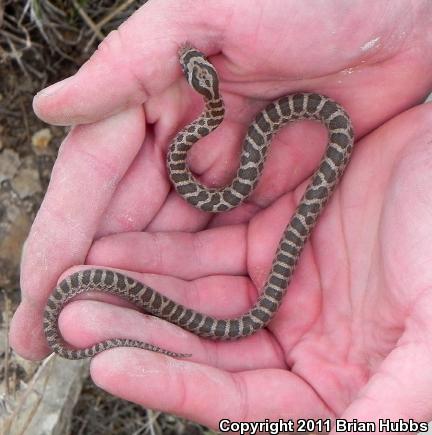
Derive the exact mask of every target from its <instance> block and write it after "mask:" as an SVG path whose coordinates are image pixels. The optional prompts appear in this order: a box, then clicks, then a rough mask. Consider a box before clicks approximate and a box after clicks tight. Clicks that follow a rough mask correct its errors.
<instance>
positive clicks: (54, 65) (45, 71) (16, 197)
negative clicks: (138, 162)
mask: <svg viewBox="0 0 432 435" xmlns="http://www.w3.org/2000/svg"><path fill="white" fill-rule="evenodd" d="M145 2H146V0H142V1H131V0H123V1H114V0H99V1H92V2H90V1H85V0H81V1H68V0H65V1H61V0H58V1H55V0H52V1H48V0H32V1H30V0H3V1H2V0H0V291H1V293H2V296H3V297H2V298H0V304H1V305H0V308H1V311H0V314H1V316H2V324H3V329H6V331H7V326H8V322H9V319H10V317H11V315H12V312H13V310H14V308H15V307H16V306H17V304H18V302H19V261H20V255H21V249H22V244H23V242H24V240H25V238H26V236H27V234H28V231H29V228H30V226H31V223H32V221H33V219H34V217H35V214H36V212H37V210H38V208H39V206H40V203H41V201H42V198H43V196H44V192H45V189H46V187H47V185H48V183H49V178H50V172H51V168H52V166H53V163H54V161H55V158H56V154H57V150H58V147H59V145H60V143H61V141H62V139H63V137H64V136H65V134H66V129H65V128H63V127H53V126H48V125H46V124H44V123H43V122H41V121H40V120H38V119H37V118H36V117H35V115H34V114H33V111H32V98H33V95H34V94H35V93H36V92H37V91H38V90H40V89H42V88H43V87H45V86H46V85H47V84H50V83H53V82H55V81H58V80H60V79H62V78H64V77H67V76H69V75H70V74H72V73H74V72H75V71H76V70H77V69H78V67H79V65H80V64H82V63H83V62H84V61H85V60H86V59H87V58H88V57H89V56H90V54H91V53H92V52H93V51H94V50H95V48H96V47H97V45H98V43H99V42H100V41H101V40H102V39H103V37H104V36H106V35H107V33H109V31H110V30H112V29H115V28H117V27H118V26H119V24H120V23H121V22H123V21H124V20H125V19H126V18H127V17H128V16H129V15H130V14H132V13H133V12H134V11H135V10H136V9H137V8H138V7H140V6H141V5H142V4H144V3H145ZM90 3H91V7H90ZM0 358H2V359H3V364H2V369H1V372H0V382H5V377H8V378H9V377H14V378H15V379H21V380H23V381H25V382H29V381H30V380H29V377H30V376H31V374H29V373H27V372H26V370H25V368H23V367H22V365H21V363H19V362H17V360H16V359H15V358H14V354H13V352H11V351H10V349H8V348H6V350H3V351H2V355H1V357H0ZM6 365H7V368H6ZM5 373H6V375H5ZM8 380H9V379H8ZM0 399H1V398H0ZM0 402H1V400H0ZM0 404H1V403H0ZM0 411H1V410H0ZM0 417H1V412H0ZM149 419H151V421H152V424H151V425H149V424H148V422H149ZM72 433H73V434H89V435H92V434H132V433H134V434H141V433H152V434H153V433H154V434H202V433H208V432H207V431H206V430H205V428H202V427H200V426H199V425H196V424H194V423H189V422H187V421H184V420H181V419H178V418H175V417H172V416H169V415H166V414H162V413H156V412H152V411H146V410H144V409H142V408H141V407H140V406H137V405H134V404H130V403H128V402H126V401H123V400H119V399H116V398H113V397H112V396H110V395H108V394H106V393H104V392H103V391H101V390H99V389H98V388H97V387H95V386H94V384H93V383H92V382H91V381H88V382H87V383H86V384H85V385H84V388H83V390H82V394H81V398H80V400H79V402H78V404H77V405H76V407H75V411H74V416H73V422H72Z"/></svg>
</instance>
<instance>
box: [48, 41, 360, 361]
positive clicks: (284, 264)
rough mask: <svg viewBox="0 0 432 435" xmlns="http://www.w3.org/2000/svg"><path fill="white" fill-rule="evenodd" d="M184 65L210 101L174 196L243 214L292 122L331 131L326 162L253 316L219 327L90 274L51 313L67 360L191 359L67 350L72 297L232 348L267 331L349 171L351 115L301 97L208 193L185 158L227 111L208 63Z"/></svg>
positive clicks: (188, 140)
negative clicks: (108, 300)
mask: <svg viewBox="0 0 432 435" xmlns="http://www.w3.org/2000/svg"><path fill="white" fill-rule="evenodd" d="M180 63H181V66H182V68H183V72H184V74H185V76H186V79H187V81H188V83H189V84H190V85H191V86H192V88H193V89H194V90H195V91H197V92H199V93H200V94H201V95H202V96H203V97H204V100H205V109H204V111H203V113H202V114H201V116H200V117H199V118H197V119H196V120H195V121H193V122H192V123H191V124H189V125H188V126H186V127H185V128H184V129H183V130H181V131H180V132H179V133H178V134H177V136H176V137H175V139H174V141H173V142H172V144H171V146H170V149H169V152H168V157H167V167H168V173H169V176H170V178H171V181H172V183H173V185H174V187H175V189H176V191H177V192H178V193H179V194H180V195H181V196H183V198H184V199H185V200H186V201H188V202H189V203H190V204H192V205H193V206H195V207H197V208H199V209H201V210H204V211H208V212H213V213H216V212H222V211H226V210H230V209H232V208H234V207H237V206H238V205H240V204H241V203H242V202H243V201H244V200H245V199H246V198H248V196H249V195H250V194H251V192H252V191H253V190H254V188H255V187H256V185H257V183H258V181H259V179H260V176H261V173H262V170H263V167H264V162H265V160H266V156H267V151H268V148H269V143H270V141H271V139H272V138H273V136H274V135H275V133H276V132H277V131H278V130H279V129H280V128H281V127H282V126H284V125H285V124H286V123H288V122H290V121H295V120H300V119H313V120H317V121H320V122H321V123H323V124H324V125H325V126H326V128H327V130H328V145H327V148H326V151H325V154H324V156H323V158H322V160H321V162H320V164H319V166H318V168H317V169H316V171H315V172H314V174H313V176H312V179H311V181H310V183H309V185H308V186H307V188H306V191H305V193H304V195H303V197H302V199H301V201H300V203H299V205H298V207H297V209H296V211H295V212H294V214H293V216H292V217H291V220H290V222H289V224H288V226H287V227H286V229H285V231H284V233H283V236H282V238H281V241H280V243H279V246H278V248H277V251H276V254H275V257H274V260H273V264H272V267H271V271H270V273H269V275H268V278H267V281H266V283H265V285H264V288H263V290H262V292H261V294H260V296H259V298H258V300H257V301H256V303H255V305H253V307H252V308H251V309H250V310H249V311H248V312H247V313H245V314H243V315H242V316H239V317H237V318H233V319H215V318H213V317H210V316H208V315H206V314H203V313H199V312H197V311H194V310H192V309H190V308H186V307H184V306H182V305H180V304H178V303H176V302H174V301H172V300H171V299H169V298H167V297H165V296H163V295H162V294H160V293H158V292H157V291H155V290H153V289H152V288H150V287H149V286H147V285H145V284H143V283H140V282H138V281H136V280H135V279H133V278H130V277H128V276H126V275H123V274H121V273H118V272H114V271H112V270H105V269H87V270H83V271H80V272H76V273H74V274H72V275H70V276H68V277H66V278H65V279H64V280H63V281H61V282H60V284H59V285H58V286H57V287H56V288H55V289H54V290H53V292H52V294H51V296H50V297H49V299H48V302H47V305H46V308H45V312H44V331H45V335H46V338H47V341H48V344H49V346H50V347H51V348H52V350H53V351H54V352H56V353H58V354H59V355H61V356H62V357H65V358H69V359H80V358H86V357H91V356H93V355H95V354H97V353H99V352H102V351H104V350H106V349H110V348H113V347H118V346H132V347H138V348H141V349H146V350H151V351H155V352H161V353H164V354H167V355H170V356H175V357H184V356H188V354H185V353H184V354H183V353H176V352H171V351H168V350H165V349H161V348H159V347H157V346H154V345H152V344H148V343H143V342H140V341H137V340H131V339H124V338H114V339H109V340H105V341H103V342H101V343H97V344H94V345H93V346H90V347H87V348H85V349H78V350H74V349H72V348H70V347H68V346H67V344H66V343H65V342H64V340H63V339H62V337H61V334H60V332H59V329H58V317H59V314H60V311H61V310H62V308H63V307H64V305H65V304H66V303H67V302H68V301H70V300H71V299H72V298H73V297H74V296H76V295H78V294H80V293H83V292H87V291H101V292H105V293H111V294H114V295H117V296H121V297H123V298H125V299H127V300H129V301H131V302H133V303H134V304H136V305H137V306H138V307H139V308H141V309H143V310H144V311H145V312H147V313H149V314H152V315H154V316H158V317H160V318H162V319H165V320H168V321H169V322H171V323H173V324H175V325H178V326H180V327H182V328H183V329H185V330H187V331H190V332H192V333H194V334H196V335H198V336H200V337H206V338H210V339H214V340H234V339H238V338H241V337H246V336H248V335H251V334H253V333H255V332H256V331H258V330H260V329H262V328H264V327H265V326H266V325H267V324H268V323H269V322H270V321H271V319H272V318H273V316H274V315H275V313H276V312H277V311H278V308H279V306H280V304H281V303H282V300H283V297H284V295H285V293H286V289H287V286H288V284H289V283H290V281H291V278H292V275H293V272H294V269H295V267H296V264H297V262H298V259H299V256H300V253H301V251H302V249H303V247H304V245H305V243H306V241H307V240H308V238H309V235H310V232H311V230H312V228H313V227H314V226H315V223H316V221H317V219H318V216H319V215H320V213H321V211H322V210H323V208H324V206H325V204H326V203H327V201H328V199H329V198H330V196H331V194H332V192H333V190H334V188H335V186H336V184H337V183H338V181H339V180H340V178H341V176H342V174H343V172H344V169H345V167H346V165H347V163H348V160H349V158H350V155H351V151H352V148H353V140H354V133H353V129H352V126H351V121H350V118H349V116H348V115H347V113H346V112H345V110H344V109H343V108H342V107H341V106H340V105H339V104H337V103H336V102H334V101H332V100H331V99H330V98H327V97H324V96H322V95H319V94H315V93H296V94H293V95H287V96H284V97H282V98H279V99H278V100H276V101H273V102H272V103H270V104H269V105H268V106H267V107H266V108H265V109H264V110H263V111H262V112H260V113H259V114H258V115H257V116H256V118H255V120H254V122H253V123H252V124H251V125H250V127H249V129H248V131H247V134H246V137H245V139H244V143H243V148H242V151H241V155H240V165H239V168H238V170H237V174H236V176H235V177H234V179H233V180H232V182H231V184H230V185H228V186H225V187H223V188H217V189H216V188H207V187H205V186H203V185H202V184H201V183H200V182H199V181H198V180H196V178H195V177H194V176H193V175H192V173H191V172H190V170H189V169H188V167H187V164H186V156H187V152H188V150H189V149H190V148H191V147H192V145H193V144H194V143H195V142H196V141H198V140H199V139H200V138H202V137H203V136H206V135H207V134H209V133H210V132H211V131H212V130H214V129H215V128H216V127H217V126H218V125H219V124H220V123H221V122H222V120H223V117H224V112H225V108H224V103H223V101H222V98H221V96H220V93H219V79H218V76H217V73H216V70H215V69H214V67H213V65H212V64H211V63H210V62H209V61H208V60H207V59H206V58H205V56H204V55H203V54H202V53H201V52H199V51H197V50H196V49H194V48H192V47H184V48H183V49H182V50H181V51H180Z"/></svg>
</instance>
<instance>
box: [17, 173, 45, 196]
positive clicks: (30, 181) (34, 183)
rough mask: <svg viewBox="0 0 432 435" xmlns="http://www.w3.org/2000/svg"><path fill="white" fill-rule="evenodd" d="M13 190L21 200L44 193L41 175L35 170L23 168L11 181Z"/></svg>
mask: <svg viewBox="0 0 432 435" xmlns="http://www.w3.org/2000/svg"><path fill="white" fill-rule="evenodd" d="M11 185H12V189H13V190H14V191H15V192H16V193H17V194H18V196H19V197H20V198H21V199H24V198H27V197H29V196H32V195H34V194H36V193H39V192H41V191H42V186H41V183H40V180H39V173H38V171H36V170H35V169H31V168H23V169H20V170H19V171H18V174H17V175H16V176H15V177H14V178H13V179H12V181H11Z"/></svg>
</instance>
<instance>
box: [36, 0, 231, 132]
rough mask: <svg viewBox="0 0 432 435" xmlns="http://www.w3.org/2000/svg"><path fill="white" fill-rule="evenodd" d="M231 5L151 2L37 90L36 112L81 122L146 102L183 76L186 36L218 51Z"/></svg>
mask: <svg viewBox="0 0 432 435" xmlns="http://www.w3.org/2000/svg"><path fill="white" fill-rule="evenodd" d="M229 9H230V8H229V7H227V5H226V2H224V5H223V6H222V5H215V4H213V3H212V2H211V1H209V0H204V1H201V2H194V1H190V0H187V1H186V0H183V1H180V2H177V1H175V2H174V1H162V2H161V1H150V2H148V3H147V4H146V5H144V6H142V7H141V8H140V9H139V10H138V11H137V12H135V13H134V14H133V15H132V16H131V17H130V18H129V19H128V20H127V21H126V22H125V23H124V24H123V25H122V26H120V28H119V29H118V30H116V31H113V32H111V33H110V34H109V35H108V36H107V38H106V39H105V40H104V41H103V42H102V43H101V44H100V46H99V48H98V49H97V50H96V52H95V53H94V54H93V56H92V57H91V58H90V59H89V60H88V61H87V62H86V63H85V64H84V65H83V66H82V67H81V69H80V70H79V71H78V72H77V73H76V74H75V75H73V76H71V77H69V78H67V79H65V80H63V81H61V82H58V83H56V84H54V85H51V86H49V87H48V88H46V89H44V90H42V91H41V92H39V93H38V94H37V95H36V97H35V98H34V101H33V108H34V111H35V113H36V115H37V116H38V117H39V118H41V119H42V120H44V121H46V122H49V123H51V124H57V125H70V124H81V123H89V122H94V121H97V120H100V119H103V118H106V117H108V116H111V115H113V114H115V113H118V112H120V111H122V110H124V109H126V108H128V107H131V106H135V105H139V104H142V103H144V102H145V101H146V100H147V99H148V98H149V97H151V96H153V95H156V94H159V93H161V92H162V91H164V90H165V89H166V88H168V87H169V86H170V85H171V84H172V83H173V82H174V80H175V79H176V78H177V77H179V75H180V67H179V63H178V56H177V52H178V49H179V47H180V46H181V45H182V44H184V43H185V42H186V41H187V42H190V43H191V44H193V45H195V46H197V48H200V49H202V50H203V51H205V52H206V53H208V54H212V53H215V52H217V47H216V45H217V44H218V41H220V40H221V37H220V35H221V33H222V32H223V29H224V26H223V23H224V19H225V18H224V17H225V15H226V14H227V11H228V10H229ZM209 15H210V16H211V17H212V19H211V20H208V17H209ZM195 42H196V44H195Z"/></svg>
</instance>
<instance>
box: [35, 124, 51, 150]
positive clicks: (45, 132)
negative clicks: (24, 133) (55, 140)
mask: <svg viewBox="0 0 432 435" xmlns="http://www.w3.org/2000/svg"><path fill="white" fill-rule="evenodd" d="M52 137H53V136H52V133H51V130H50V129H49V128H42V129H41V130H39V131H37V132H36V133H35V134H34V135H33V136H32V146H33V150H34V152H35V153H36V154H38V155H41V154H45V153H46V152H47V150H48V145H49V144H50V142H51V139H52Z"/></svg>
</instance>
